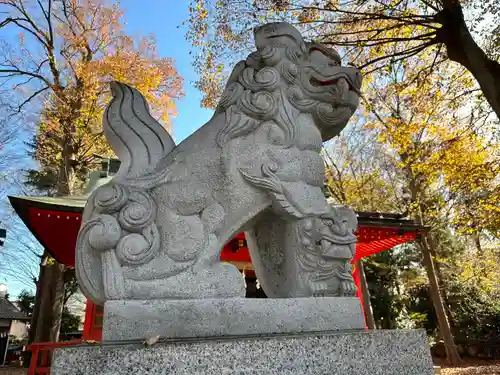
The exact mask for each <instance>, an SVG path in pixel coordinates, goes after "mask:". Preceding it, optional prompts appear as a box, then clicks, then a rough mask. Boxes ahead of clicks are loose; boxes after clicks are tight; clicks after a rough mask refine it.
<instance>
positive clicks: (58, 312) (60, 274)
mask: <svg viewBox="0 0 500 375" xmlns="http://www.w3.org/2000/svg"><path fill="white" fill-rule="evenodd" d="M43 267H44V269H43V270H42V272H41V274H43V278H41V279H40V281H39V283H40V288H39V295H38V296H37V298H39V300H40V311H39V316H38V319H37V324H36V331H35V336H34V341H36V342H49V341H54V342H55V341H58V339H59V330H60V328H61V316H62V311H63V305H64V271H65V268H66V267H65V266H64V265H63V264H60V263H58V262H56V261H55V260H54V259H50V260H49V261H47V262H45V265H44V266H43Z"/></svg>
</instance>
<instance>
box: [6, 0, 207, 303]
mask: <svg viewBox="0 0 500 375" xmlns="http://www.w3.org/2000/svg"><path fill="white" fill-rule="evenodd" d="M121 5H122V8H123V9H124V10H125V20H126V29H127V32H128V33H129V34H130V35H146V34H154V35H155V36H156V39H157V43H158V52H159V54H160V55H161V56H162V57H171V58H173V59H174V60H175V67H176V69H177V71H178V72H179V73H180V74H181V75H182V77H183V78H184V91H185V96H184V98H182V99H181V100H180V101H178V103H177V109H178V113H179V114H178V116H177V117H175V118H174V120H173V124H172V125H173V126H172V127H173V133H174V134H173V136H174V139H175V140H176V142H177V143H179V142H181V141H182V140H183V139H184V138H186V137H187V136H189V135H190V134H191V133H193V132H194V131H195V130H197V129H198V128H199V127H200V126H202V125H203V124H205V123H206V122H207V121H208V119H209V118H210V117H211V116H212V111H211V110H207V109H204V108H201V106H200V101H201V93H200V92H199V91H198V90H197V89H196V88H195V87H194V84H193V82H194V81H195V80H196V74H195V73H194V71H193V69H192V67H191V55H189V52H190V44H189V43H188V42H187V41H186V40H185V33H186V27H185V26H181V23H182V21H184V20H186V19H187V18H188V7H189V0H179V1H171V0H168V1H167V0H148V1H139V0H122V1H121ZM4 36H5V34H4ZM2 213H3V214H7V215H10V212H6V210H5V211H3V212H2ZM26 231H27V229H26ZM26 236H27V238H26V239H27V240H28V241H31V240H33V241H36V240H34V239H33V238H31V236H30V235H29V232H28V231H27V233H26ZM5 246H6V248H9V247H12V249H10V251H12V250H14V248H16V249H15V250H14V251H19V250H20V249H18V248H17V247H18V246H19V243H18V241H17V239H14V238H11V239H10V241H9V236H8V235H7V241H6V244H5ZM34 265H35V269H36V262H34ZM0 283H7V284H8V286H9V293H10V294H11V296H13V297H15V296H17V295H18V294H19V292H20V291H21V290H22V289H24V288H25V287H26V284H23V283H21V282H19V281H18V280H16V279H13V278H11V277H5V275H2V272H1V270H0Z"/></svg>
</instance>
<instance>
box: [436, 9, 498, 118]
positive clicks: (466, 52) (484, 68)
mask: <svg viewBox="0 0 500 375" xmlns="http://www.w3.org/2000/svg"><path fill="white" fill-rule="evenodd" d="M436 20H437V21H438V22H439V23H441V24H442V27H441V28H440V29H439V30H438V34H437V39H438V40H439V41H440V42H441V43H443V44H444V45H445V46H446V50H447V53H448V57H449V59H450V60H452V61H455V62H457V63H459V64H461V65H462V66H463V67H465V68H466V69H467V70H468V71H469V72H471V74H472V75H473V76H474V78H475V79H476V81H477V82H478V84H479V86H480V88H481V90H482V92H483V94H484V97H485V98H486V100H487V101H488V103H489V104H490V105H491V108H493V111H495V113H496V114H497V117H498V118H499V119H500V64H499V63H498V62H496V61H494V60H492V59H490V58H489V57H488V56H486V54H485V53H484V51H483V50H482V49H481V47H479V46H478V45H477V43H476V41H475V40H474V38H473V37H472V35H471V33H470V31H469V29H468V28H467V25H466V23H465V20H464V14H463V11H462V7H461V6H460V2H459V1H458V0H443V10H441V11H440V12H439V13H438V14H437V15H436Z"/></svg>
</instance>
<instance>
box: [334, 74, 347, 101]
mask: <svg viewBox="0 0 500 375" xmlns="http://www.w3.org/2000/svg"><path fill="white" fill-rule="evenodd" d="M337 89H338V90H339V94H340V100H346V98H347V94H348V93H349V83H348V82H347V80H346V79H345V78H339V79H338V81H337Z"/></svg>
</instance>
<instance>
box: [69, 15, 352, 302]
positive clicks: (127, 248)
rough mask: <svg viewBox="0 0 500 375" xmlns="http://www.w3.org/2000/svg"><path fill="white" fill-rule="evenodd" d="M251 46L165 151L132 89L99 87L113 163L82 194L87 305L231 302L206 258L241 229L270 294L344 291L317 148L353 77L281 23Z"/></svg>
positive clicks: (232, 278)
mask: <svg viewBox="0 0 500 375" xmlns="http://www.w3.org/2000/svg"><path fill="white" fill-rule="evenodd" d="M255 46H256V48H257V51H255V52H253V53H251V54H250V55H249V56H248V57H247V59H246V60H245V61H241V62H239V63H238V64H237V65H236V67H235V68H234V70H233V72H232V74H231V76H230V78H229V81H228V83H227V86H226V89H225V92H224V94H223V95H222V98H221V100H220V103H219V105H218V107H217V109H216V111H215V114H214V116H213V117H212V119H211V120H210V121H209V122H208V123H207V124H205V125H204V126H202V127H201V128H200V129H199V130H198V131H196V132H195V133H194V134H193V135H191V136H190V137H189V138H187V139H186V140H184V141H183V142H182V143H180V144H179V145H177V146H176V145H175V144H174V142H173V140H172V138H171V137H170V135H169V134H168V133H167V132H166V130H165V129H164V128H163V127H162V126H161V125H160V124H159V123H158V122H157V121H155V120H154V119H153V118H152V117H151V115H150V114H149V110H148V105H147V103H146V101H145V100H144V98H143V97H142V95H141V94H140V93H139V92H138V91H137V90H135V89H133V88H131V87H128V86H126V85H124V84H121V83H117V82H116V83H113V84H112V91H113V96H114V98H113V100H112V102H111V103H110V104H109V106H108V108H107V110H106V112H105V115H104V120H103V127H104V132H105V135H106V137H107V139H108V141H109V143H110V145H111V147H112V149H113V150H114V151H115V153H116V155H117V156H118V157H119V158H120V160H121V166H120V169H119V171H118V173H117V175H116V176H115V177H114V178H113V180H112V181H111V182H109V183H108V184H106V185H104V186H101V187H99V188H98V189H97V190H96V191H95V192H94V193H93V194H92V195H91V197H90V198H89V200H88V202H87V205H86V207H85V211H84V215H83V226H82V228H81V230H80V233H79V236H78V243H77V252H76V266H77V275H78V280H79V282H80V285H81V287H82V289H83V291H84V292H85V294H87V296H88V297H90V298H91V299H92V300H94V301H95V302H96V303H103V302H104V301H106V300H127V299H172V298H175V299H186V298H213V297H217V298H225V297H243V296H244V288H245V284H244V280H243V278H242V276H241V275H240V273H239V272H238V270H237V269H236V268H235V267H234V266H232V265H230V264H226V263H221V262H220V261H219V256H220V252H221V250H222V248H223V246H224V244H225V243H226V242H228V241H229V240H230V239H231V238H232V237H233V236H234V235H235V234H237V233H239V232H240V231H245V232H246V236H247V241H248V244H249V248H250V252H251V257H252V263H253V265H254V268H255V271H256V273H257V276H258V278H259V281H260V283H261V285H262V287H263V288H264V290H265V292H266V294H267V295H268V296H269V297H300V296H324V295H328V296H350V295H353V294H354V292H355V287H354V284H353V280H352V276H351V267H350V263H349V261H350V260H351V258H352V257H353V255H354V251H355V242H356V238H355V236H354V234H353V232H354V230H355V228H356V225H357V221H356V217H355V215H354V213H353V212H352V210H350V209H348V208H346V207H331V206H330V205H329V204H328V203H327V202H326V199H325V198H324V195H323V191H322V186H323V176H324V164H323V160H322V157H321V155H320V151H321V147H322V142H323V141H326V140H329V139H331V138H332V137H334V136H336V135H337V134H338V133H339V132H340V131H341V130H342V129H343V128H344V126H345V125H346V123H347V121H348V120H349V118H350V116H351V115H352V114H353V113H354V111H355V110H356V108H357V105H358V102H359V90H360V87H361V75H360V73H359V72H358V71H357V70H356V69H353V68H348V67H342V66H340V58H339V55H338V54H337V53H336V52H335V51H334V50H331V49H329V48H327V47H325V46H324V45H321V44H317V43H308V42H305V41H304V40H303V39H302V36H301V34H300V33H299V32H298V31H297V30H296V29H295V28H293V27H292V26H290V25H288V24H286V23H272V24H267V25H264V26H262V27H259V28H257V29H256V30H255Z"/></svg>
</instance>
